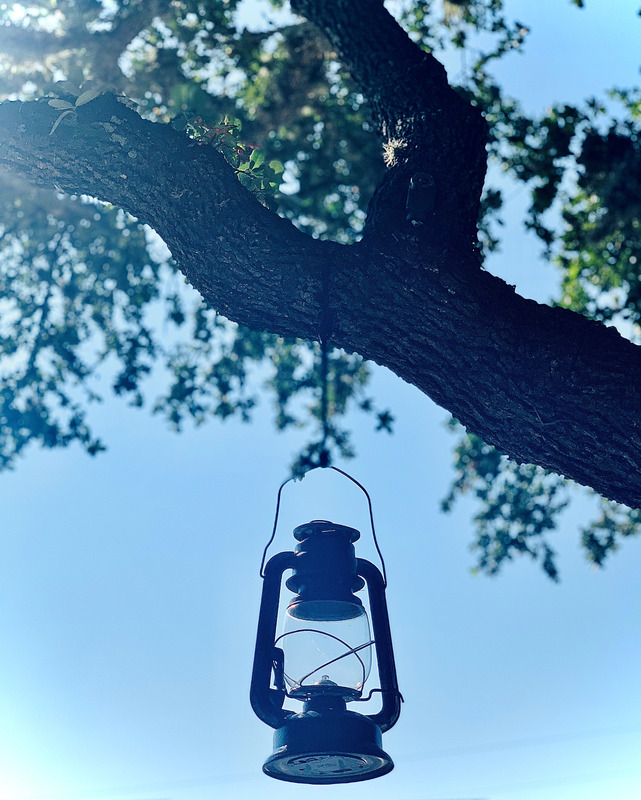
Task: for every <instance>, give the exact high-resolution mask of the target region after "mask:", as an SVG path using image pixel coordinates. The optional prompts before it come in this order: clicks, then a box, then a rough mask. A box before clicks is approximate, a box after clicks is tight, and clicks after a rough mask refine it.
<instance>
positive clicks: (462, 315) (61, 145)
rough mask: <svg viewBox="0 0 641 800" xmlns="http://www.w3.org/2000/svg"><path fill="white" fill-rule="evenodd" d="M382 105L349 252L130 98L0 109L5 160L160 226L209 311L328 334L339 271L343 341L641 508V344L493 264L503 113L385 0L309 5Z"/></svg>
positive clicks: (514, 448)
mask: <svg viewBox="0 0 641 800" xmlns="http://www.w3.org/2000/svg"><path fill="white" fill-rule="evenodd" d="M292 6H293V8H294V10H295V11H296V12H298V13H300V14H301V15H304V16H305V17H307V18H308V19H309V20H311V21H312V22H314V23H315V24H317V25H318V26H319V27H320V28H321V29H322V31H323V32H324V34H325V35H326V36H327V37H328V39H329V41H330V42H331V43H332V46H333V47H334V48H335V49H336V51H337V53H338V55H339V57H340V58H341V59H342V60H343V61H344V63H345V64H346V65H347V66H348V68H349V69H350V70H351V73H352V75H353V77H354V79H355V80H356V81H357V82H358V83H359V84H360V86H361V88H362V91H363V92H364V94H366V96H367V97H368V98H369V100H370V101H371V104H372V108H373V110H374V115H375V121H376V122H377V124H378V128H379V131H380V133H381V136H382V139H383V141H384V143H385V144H386V147H387V153H388V158H389V161H390V169H389V170H388V172H387V175H386V177H385V180H384V181H383V183H382V185H381V186H380V187H379V189H378V190H377V192H376V195H375V197H374V198H373V200H372V203H371V206H370V210H369V214H368V221H367V225H366V229H365V234H364V237H363V239H362V241H361V242H359V243H358V244H355V245H352V246H340V245H337V244H335V243H331V242H321V241H317V240H313V239H311V238H310V237H308V236H306V235H304V234H302V233H301V232H299V231H298V230H296V229H295V228H294V227H293V226H292V225H291V224H290V223H289V222H287V221H285V220H282V219H280V218H278V217H277V216H276V215H275V214H273V213H272V212H270V211H268V210H267V209H265V208H264V207H263V206H261V205H260V204H259V203H258V202H257V201H256V200H255V199H254V198H253V197H252V196H251V195H250V194H249V193H248V192H247V191H246V190H245V189H243V187H242V186H241V185H240V184H239V183H238V181H237V180H236V177H235V175H234V173H233V170H232V169H231V168H230V167H229V166H228V165H227V164H226V163H225V162H224V161H223V159H222V157H221V156H219V155H218V154H217V153H216V152H215V151H214V150H213V149H212V148H210V147H200V146H198V145H196V144H195V143H194V142H191V141H190V140H188V139H187V138H186V137H185V136H184V135H183V134H180V133H178V132H176V131H174V130H173V129H172V128H170V127H168V126H163V125H160V124H152V123H150V122H147V121H144V120H142V119H141V118H140V117H139V116H138V115H137V114H136V113H135V112H134V111H132V110H130V109H129V108H127V107H126V106H125V105H123V104H122V103H120V102H118V100H117V99H116V97H115V96H113V95H108V94H106V95H101V96H100V97H98V98H97V99H96V100H94V101H92V102H91V103H88V104H86V105H84V106H81V107H79V108H78V110H77V111H76V112H74V113H73V114H70V115H68V116H67V117H66V118H65V120H63V121H62V122H61V124H60V125H59V126H58V127H57V128H56V130H55V131H54V133H53V134H50V131H51V129H52V126H53V124H54V122H55V120H56V118H57V115H58V113H59V112H56V111H55V110H54V109H52V108H51V107H50V106H49V105H48V104H47V101H46V100H43V101H38V102H34V103H18V102H12V103H4V104H3V105H2V106H0V166H1V167H2V169H4V170H7V171H10V172H12V173H15V174H17V175H20V176H22V177H24V178H27V179H28V180H30V181H32V182H33V183H35V184H37V185H40V186H49V187H52V186H58V187H59V188H61V189H63V190H64V191H66V192H69V193H73V194H79V193H85V194H89V195H93V196H95V197H98V198H100V199H102V200H105V201H108V202H111V203H113V204H115V205H117V206H120V207H122V208H124V209H126V210H127V211H129V212H130V213H132V214H133V215H135V216H136V217H138V218H139V219H140V220H141V221H143V222H146V223H148V224H149V225H151V227H153V228H154V229H155V230H156V231H157V232H158V233H159V234H160V235H161V236H162V238H163V239H164V241H165V242H166V243H167V245H168V246H169V248H170V250H171V252H172V254H173V256H174V258H175V260H176V262H177V264H178V266H179V267H180V269H181V270H182V271H183V273H184V274H185V276H186V277H187V278H188V280H189V281H190V282H191V283H192V284H193V286H194V287H195V288H196V289H197V290H198V291H199V292H200V293H201V295H202V296H203V298H204V299H205V301H206V302H207V303H209V304H210V305H211V306H213V307H214V308H216V309H217V310H218V311H219V312H221V313H223V314H225V315H226V316H227V317H229V318H230V319H232V320H235V321H237V322H239V323H242V324H244V325H248V326H250V327H252V328H256V329H263V330H269V331H273V332H277V333H281V334H284V335H288V336H298V337H303V338H317V337H318V335H319V330H320V324H321V318H322V312H321V297H322V289H321V283H322V282H321V274H322V271H323V268H327V269H328V270H329V273H330V293H329V298H330V306H331V312H332V321H333V324H332V341H333V343H334V344H335V345H336V346H338V347H342V348H345V349H346V350H349V351H355V352H358V353H359V354H361V355H362V356H363V357H365V358H367V359H371V360H373V361H375V362H377V363H378V364H382V365H384V366H386V367H388V368H390V369H391V370H393V371H394V372H395V373H396V374H397V375H399V376H400V377H401V378H403V379H404V380H406V381H408V382H409V383H411V384H414V385H415V386H417V387H418V388H419V389H420V390H421V391H423V392H424V393H425V394H427V395H429V396H430V397H431V398H433V399H434V400H435V401H436V402H437V403H439V404H440V405H442V406H444V407H445V408H447V409H448V410H449V411H451V412H452V414H454V416H455V417H457V418H458V419H459V420H460V421H461V422H462V423H463V424H464V425H466V426H467V427H468V429H470V430H471V431H473V432H475V433H477V434H478V435H480V436H481V437H482V438H483V439H484V440H485V441H486V442H488V443H490V444H493V445H495V446H497V447H499V448H500V449H501V450H503V451H504V452H506V453H508V454H509V455H510V456H512V457H513V458H515V459H516V460H518V461H525V462H532V463H535V464H540V465H541V466H543V467H545V468H548V469H552V470H554V471H556V472H559V473H561V474H564V475H566V476H568V477H570V478H573V479H574V480H576V481H578V482H579V483H582V484H586V485H588V486H591V487H593V488H594V489H596V491H598V492H599V493H600V494H602V495H604V496H606V497H608V498H610V499H613V500H618V501H619V502H623V503H626V504H627V505H629V506H632V507H639V506H641V474H640V472H639V470H638V469H637V467H638V465H639V463H640V462H641V414H640V411H641V399H640V398H641V348H639V347H636V346H635V345H633V344H631V343H630V342H629V341H627V340H626V339H624V338H622V337H621V336H620V335H619V334H618V333H617V332H616V331H615V330H613V329H612V328H606V327H604V326H603V325H601V324H599V323H596V322H593V321H590V320H588V319H585V318H583V317H581V316H579V315H577V314H574V313H572V312H569V311H566V310H562V309H558V308H549V307H547V306H543V305H539V304H537V303H535V302H533V301H530V300H526V299H524V298H522V297H520V296H519V295H518V294H516V292H515V291H514V289H513V287H511V286H509V285H507V284H506V283H504V282H503V281H501V280H499V279H498V278H495V277H493V276H491V275H490V274H488V273H487V272H484V271H483V270H482V269H481V267H480V264H479V261H478V257H477V255H476V249H475V241H476V228H475V223H476V219H477V217H478V210H479V198H480V194H481V189H482V185H483V179H484V172H485V125H484V122H483V120H482V118H481V116H480V114H479V112H478V110H477V109H475V108H473V107H472V106H470V105H469V104H468V103H466V102H465V101H464V100H463V99H462V98H461V97H460V96H459V95H458V94H457V93H456V92H455V91H454V90H452V89H451V88H450V87H449V86H448V84H447V80H446V76H445V71H444V69H443V67H442V66H441V65H440V64H439V63H438V62H437V61H436V60H435V59H434V58H433V57H432V56H430V55H428V54H426V53H423V52H421V51H420V50H419V49H418V48H417V47H416V46H415V45H414V44H413V43H412V42H411V40H410V39H409V38H408V37H407V36H406V34H405V33H404V32H403V31H402V30H401V28H400V27H399V26H398V25H397V24H396V22H395V21H394V20H393V18H392V17H391V16H390V15H389V14H388V13H387V12H386V11H385V9H384V7H383V3H382V0H360V2H358V3H355V2H354V0H293V2H292ZM417 172H428V173H430V174H431V175H432V176H433V177H434V179H435V181H436V192H437V193H436V208H435V211H434V219H433V220H432V222H430V223H428V224H425V225H423V226H418V227H414V226H412V225H411V224H410V223H408V222H407V220H406V218H405V200H406V194H407V187H408V184H409V180H410V178H411V176H412V175H413V174H415V173H417Z"/></svg>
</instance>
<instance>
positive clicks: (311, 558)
mask: <svg viewBox="0 0 641 800" xmlns="http://www.w3.org/2000/svg"><path fill="white" fill-rule="evenodd" d="M281 488H282V487H281ZM368 499H369V498H368ZM294 537H295V539H297V541H298V544H297V545H296V547H295V549H294V550H293V551H292V552H283V553H278V554H277V555H275V556H273V557H272V558H271V559H270V560H269V561H268V562H267V564H266V565H265V568H264V570H261V574H262V575H263V578H264V583H263V593H262V600H261V606H260V616H259V622H258V633H257V636H256V651H255V656H254V667H253V674H252V683H251V704H252V708H253V709H254V711H255V713H256V715H257V716H258V717H259V718H260V719H261V720H262V721H263V722H265V723H267V724H268V725H270V726H271V727H272V728H275V733H274V752H273V754H272V755H271V756H270V757H269V758H268V759H267V760H266V762H265V764H264V765H263V771H264V772H265V773H266V774H267V775H270V776H271V777H273V778H278V779H280V780H284V781H294V782H297V783H312V784H331V783H347V782H351V781H362V780H368V779H370V778H376V777H378V776H380V775H384V774H386V773H387V772H389V771H390V770H391V769H393V767H394V764H393V762H392V759H391V758H390V757H389V756H388V754H387V753H386V752H385V751H384V750H383V749H382V747H381V733H383V732H385V731H387V730H389V729H390V728H391V727H392V726H393V725H394V723H395V722H396V720H397V719H398V716H399V712H400V702H401V695H400V693H399V691H398V686H397V682H396V669H395V666H394V654H393V651H392V641H391V637H390V629H389V620H388V615H387V605H386V602H385V581H384V579H383V575H382V574H381V572H380V571H379V570H378V569H377V567H375V566H374V565H373V564H371V563H370V562H369V561H365V560H364V559H361V558H356V554H355V550H354V542H355V541H357V539H358V538H359V537H360V533H359V531H357V530H356V529H355V528H350V527H348V526H346V525H337V524H334V523H332V522H328V521H326V520H313V521H312V522H309V523H307V524H306V525H300V526H298V527H297V528H295V530H294ZM288 571H289V572H291V574H290V575H289V577H287V578H286V580H285V581H284V586H283V576H284V574H285V573H286V572H288ZM365 587H366V588H367V599H368V605H369V609H370V612H371V623H370V619H369V615H368V612H367V608H366V605H365V604H364V603H363V600H362V599H361V597H360V596H359V594H358V593H359V592H361V591H362V590H363V589H364V588H365ZM285 589H286V590H288V591H287V592H285V591H284V590H285ZM281 594H285V595H286V596H285V597H281ZM279 612H280V613H279ZM374 655H375V658H376V665H377V670H378V676H379V680H380V688H377V689H374V690H372V691H370V692H369V694H368V695H367V696H363V692H364V687H365V683H366V681H367V678H368V675H369V672H370V667H371V664H372V658H373V656H374ZM375 692H376V693H380V695H381V708H380V711H378V713H374V714H360V713H358V712H356V711H354V710H351V709H350V710H348V708H347V706H348V704H350V705H352V704H355V703H358V702H363V701H366V700H368V699H370V697H371V696H372V694H374V693H375ZM286 698H290V699H292V700H294V701H297V702H300V703H302V708H299V709H298V710H288V709H286V708H284V707H283V706H284V703H285V700H286Z"/></svg>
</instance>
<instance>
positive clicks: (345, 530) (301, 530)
mask: <svg viewBox="0 0 641 800" xmlns="http://www.w3.org/2000/svg"><path fill="white" fill-rule="evenodd" d="M322 534H326V535H339V536H344V537H345V538H346V539H347V540H348V541H350V542H355V541H356V540H357V539H360V537H361V534H360V531H357V530H356V528H350V527H349V526H348V525H337V524H336V523H335V522H330V521H329V520H326V519H313V520H312V521H311V522H306V523H305V524H304V525H299V526H298V527H296V528H294V538H295V539H297V540H298V541H299V542H304V541H305V539H309V538H310V537H312V536H320V535H322Z"/></svg>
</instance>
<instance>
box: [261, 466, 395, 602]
mask: <svg viewBox="0 0 641 800" xmlns="http://www.w3.org/2000/svg"><path fill="white" fill-rule="evenodd" d="M312 469H332V470H334V472H338V474H339V475H342V476H343V477H345V478H347V479H348V480H350V481H351V482H352V483H353V484H355V485H356V486H358V488H359V489H360V490H361V491H362V492H363V494H364V495H365V497H366V498H367V507H368V510H369V522H370V527H371V529H372V539H373V541H374V547H375V548H376V552H377V553H378V557H379V559H380V562H381V568H382V573H383V587H385V588H387V572H386V570H385V559H384V558H383V554H382V553H381V548H380V547H379V546H378V539H377V538H376V528H375V526H374V512H373V510H372V499H371V498H370V496H369V492H368V491H367V489H366V488H365V487H364V486H363V484H362V483H359V482H358V481H357V480H356V478H354V477H352V475H350V474H349V473H348V472H345V471H344V470H342V469H339V467H335V466H333V465H332V464H330V465H328V466H327V467H312ZM311 471H312V470H311V469H310V470H308V472H311ZM305 475H307V472H306V473H305ZM305 475H303V477H305ZM294 480H297V478H294V477H291V478H287V480H285V481H283V482H282V483H281V485H280V488H279V489H278V496H277V498H276V513H275V514H274V527H273V528H272V535H271V536H270V538H269V541H268V542H267V544H266V546H265V549H264V550H263V558H262V561H261V562H260V577H261V578H264V577H265V562H266V560H267V551H268V550H269V548H270V547H271V545H272V542H273V541H274V539H275V538H276V530H277V528H278V516H279V514H280V503H281V496H282V493H283V489H284V488H285V486H287V484H288V483H290V482H291V481H294Z"/></svg>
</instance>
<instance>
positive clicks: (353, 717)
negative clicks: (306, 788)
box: [263, 711, 394, 784]
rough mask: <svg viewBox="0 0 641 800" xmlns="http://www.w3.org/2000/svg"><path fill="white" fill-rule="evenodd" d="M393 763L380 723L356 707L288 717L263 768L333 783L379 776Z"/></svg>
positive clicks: (289, 777)
mask: <svg viewBox="0 0 641 800" xmlns="http://www.w3.org/2000/svg"><path fill="white" fill-rule="evenodd" d="M393 768H394V763H393V761H392V759H391V758H390V757H389V755H388V754H387V753H386V752H385V751H384V750H383V749H382V747H381V731H380V728H379V727H378V726H377V725H375V724H374V723H373V722H372V721H371V720H370V719H369V718H368V717H366V716H364V715H362V714H357V713H355V712H353V711H330V712H325V713H322V714H318V713H309V712H303V713H302V714H296V715H293V716H292V717H290V718H289V719H287V720H286V721H285V724H284V725H283V726H281V727H280V728H278V729H277V730H276V731H275V733H274V752H273V754H272V755H271V756H270V757H269V758H268V759H267V760H266V761H265V763H264V765H263V772H264V773H265V774H266V775H269V776H270V777H272V778H276V779H278V780H282V781H290V782H293V783H308V784H333V783H352V782H355V781H366V780H370V779H372V778H378V777H380V776H381V775H385V774H387V773H388V772H390V771H391V770H392V769H393Z"/></svg>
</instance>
